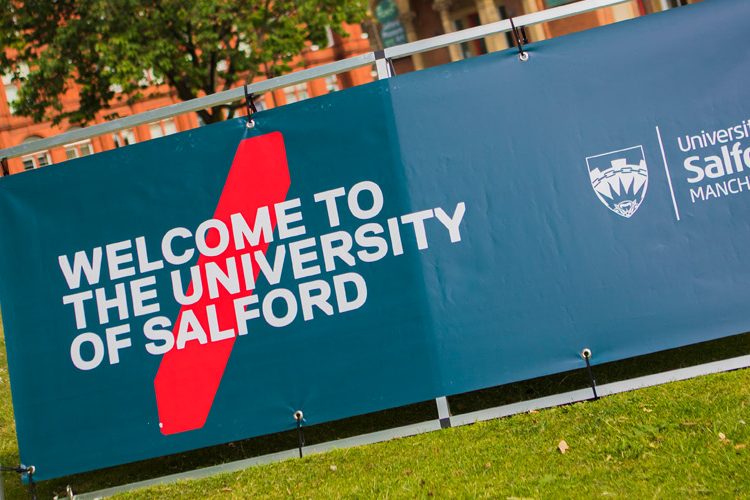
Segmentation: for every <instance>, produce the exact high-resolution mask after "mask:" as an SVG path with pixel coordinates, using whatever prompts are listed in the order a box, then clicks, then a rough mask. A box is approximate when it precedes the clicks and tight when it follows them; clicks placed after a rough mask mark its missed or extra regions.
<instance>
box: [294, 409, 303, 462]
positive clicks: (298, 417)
mask: <svg viewBox="0 0 750 500" xmlns="http://www.w3.org/2000/svg"><path fill="white" fill-rule="evenodd" d="M304 418H305V414H304V413H302V410H297V411H295V412H294V420H296V421H297V445H298V447H299V457H300V458H302V447H303V446H305V433H304V432H303V431H302V420H303V419H304Z"/></svg>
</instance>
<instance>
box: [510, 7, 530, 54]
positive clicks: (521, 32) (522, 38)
mask: <svg viewBox="0 0 750 500" xmlns="http://www.w3.org/2000/svg"><path fill="white" fill-rule="evenodd" d="M509 20H510V27H511V30H512V32H513V39H514V40H515V42H516V47H517V48H518V58H519V59H520V60H521V61H528V60H529V54H528V52H526V51H525V50H524V49H523V44H525V43H528V39H527V38H526V30H525V29H524V27H523V26H521V28H520V29H519V28H517V27H516V23H514V22H513V18H512V17H511V18H509Z"/></svg>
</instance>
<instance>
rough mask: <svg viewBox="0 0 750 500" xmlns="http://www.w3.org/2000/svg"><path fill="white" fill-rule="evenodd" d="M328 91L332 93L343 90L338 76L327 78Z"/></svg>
mask: <svg viewBox="0 0 750 500" xmlns="http://www.w3.org/2000/svg"><path fill="white" fill-rule="evenodd" d="M326 90H327V91H328V92H329V93H330V92H337V91H339V90H341V86H340V85H339V79H338V78H336V75H331V76H327V77H326Z"/></svg>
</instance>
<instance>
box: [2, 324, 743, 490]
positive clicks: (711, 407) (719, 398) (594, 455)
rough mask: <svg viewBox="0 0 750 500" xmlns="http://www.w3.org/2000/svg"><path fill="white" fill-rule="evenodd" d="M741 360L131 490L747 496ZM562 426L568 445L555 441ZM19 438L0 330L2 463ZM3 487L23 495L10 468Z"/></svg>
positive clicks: (186, 464)
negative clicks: (703, 372)
mask: <svg viewBox="0 0 750 500" xmlns="http://www.w3.org/2000/svg"><path fill="white" fill-rule="evenodd" d="M748 353H750V335H749V334H745V335H739V336H735V337H730V338H727V339H722V340H719V341H714V342H710V343H704V344H700V345H696V346H690V347H686V348H682V349H676V350H672V351H665V352H662V353H657V354H653V355H650V356H646V357H641V358H635V359H632V360H626V361H623V362H618V363H613V364H610V365H600V366H597V367H595V372H596V373H597V379H598V380H599V382H600V383H605V382H608V381H613V380H618V379H622V378H627V377H634V376H638V375H642V374H644V373H648V372H652V371H656V370H668V369H673V368H677V367H680V366H686V365H690V364H697V363H703V362H708V361H711V360H714V359H722V358H727V357H732V356H738V355H741V354H748ZM586 384H587V378H586V375H585V371H584V370H578V371H575V372H568V373H563V374H558V375H555V376H552V377H544V378H541V379H536V380H532V381H526V382H522V383H517V384H509V385H507V386H502V387H498V388H492V389H487V390H484V391H478V392H475V393H471V394H466V395H461V396H457V397H453V398H450V399H451V406H452V408H453V410H454V411H455V412H456V413H464V412H467V411H472V410H474V409H477V408H480V407H487V406H490V405H493V406H494V405H499V404H503V403H507V402H511V401H518V400H521V399H529V398H534V397H540V396H543V395H546V394H551V393H556V392H563V391H566V390H572V389H575V388H580V387H585V386H586ZM433 418H435V408H434V404H432V403H431V402H428V403H422V404H417V405H411V406H409V407H405V408H400V409H394V410H388V411H383V412H379V413H377V414H373V415H367V416H362V417H356V418H353V419H347V420H344V421H339V422H334V423H329V424H324V425H320V426H315V427H310V428H308V429H307V430H306V433H305V434H306V437H307V440H308V443H309V444H313V443H316V442H323V441H329V440H332V439H336V438H341V437H345V436H348V435H354V434H360V433H364V432H371V431H373V430H378V429H383V428H388V427H395V426H399V425H406V424H408V423H412V422H419V421H424V420H428V419H433ZM748 423H750V370H742V371H737V372H732V373H727V374H720V375H713V376H708V377H702V378H698V379H693V380H689V381H685V382H679V383H674V384H669V385H664V386H660V387H653V388H648V389H642V390H639V391H636V392H631V393H626V394H620V395H616V396H610V397H607V398H605V399H603V400H600V401H596V402H588V403H580V404H576V405H571V406H568V407H561V408H556V409H551V410H544V411H540V412H538V413H531V414H524V415H518V416H515V417H511V418H507V419H503V420H496V421H492V422H486V423H480V424H475V425H471V426H466V427H461V428H455V429H449V430H444V431H440V432H434V433H431V434H426V435H421V436H416V437H412V438H407V439H401V440H395V441H391V442H387V443H382V444H375V445H369V446H365V447H361V448H355V449H349V450H342V451H333V452H330V453H326V454H322V455H314V456H310V457H306V458H304V459H302V460H290V461H287V462H282V463H277V464H271V465H266V466H262V467H255V468H250V469H247V470H245V471H242V472H240V473H233V474H227V475H223V476H217V477H214V478H210V479H206V480H201V481H193V482H185V483H178V484H175V485H168V486H161V487H156V488H151V489H148V490H143V491H138V492H132V493H129V494H127V495H125V496H124V497H125V498H154V497H160V498H178V497H179V498H205V497H222V498H223V497H228V498H232V497H234V498H246V497H276V496H300V497H317V498H327V497H340V496H360V497H369V496H379V497H414V496H419V497H428V496H431V495H434V496H457V497H475V496H490V497H542V496H546V497H574V496H576V497H579V496H581V495H583V496H585V497H593V496H620V497H625V496H626V497H638V498H640V497H653V496H657V497H663V498H673V497H680V498H681V497H697V496H711V497H723V498H729V497H731V498H747V497H750V449H748V448H747V447H746V445H750V428H748ZM561 440H565V441H566V442H567V444H568V445H569V446H570V449H569V450H568V451H567V452H566V453H565V454H562V453H560V451H559V450H558V445H559V443H560V441H561ZM295 446H296V435H295V434H294V433H282V434H278V435H274V436H266V437H261V438H254V439H249V440H246V441H242V442H237V443H230V444H228V445H221V446H215V447H212V448H207V449H203V450H196V451H193V452H189V453H183V454H179V455H174V456H171V457H164V458H159V459H154V460H148V461H143V462H139V463H135V464H128V465H123V466H120V467H114V468H110V469H106V470H103V471H99V472H95V473H87V474H80V475H77V476H71V477H67V478H61V479H57V480H52V481H47V482H44V483H40V484H39V485H38V493H39V497H40V498H50V497H51V495H52V494H53V493H54V492H58V493H64V491H65V485H66V484H71V485H73V487H74V490H75V491H77V492H86V491H93V490H97V489H102V488H106V487H109V486H113V485H118V484H124V483H128V482H132V481H138V480H142V479H146V478H149V477H157V476H161V475H165V474H170V473H174V472H179V471H184V470H190V469H193V468H196V467H202V466H206V465H213V464H216V463H221V462H225V461H230V460H237V459H240V458H245V457H248V456H255V455H260V454H264V453H270V452H273V451H279V450H283V449H290V448H294V447H295ZM17 463H18V448H17V444H16V438H15V427H14V422H13V413H12V405H11V401H10V390H9V384H8V372H7V365H6V359H5V345H4V341H3V337H2V333H1V332H0V464H3V465H16V464H17ZM5 486H6V494H7V496H8V498H11V499H13V498H24V497H26V493H25V491H24V490H23V489H22V487H21V485H20V483H19V481H18V478H16V477H14V476H13V475H12V474H5Z"/></svg>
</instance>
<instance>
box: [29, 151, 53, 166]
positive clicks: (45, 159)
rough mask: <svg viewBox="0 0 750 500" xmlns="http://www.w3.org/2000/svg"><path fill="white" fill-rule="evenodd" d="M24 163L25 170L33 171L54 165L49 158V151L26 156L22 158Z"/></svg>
mask: <svg viewBox="0 0 750 500" xmlns="http://www.w3.org/2000/svg"><path fill="white" fill-rule="evenodd" d="M21 161H22V162H23V169H24V170H33V169H35V168H39V167H46V166H47V165H51V164H52V160H51V159H50V157H49V151H39V152H37V153H34V154H33V155H28V156H24V157H23V158H21Z"/></svg>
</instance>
